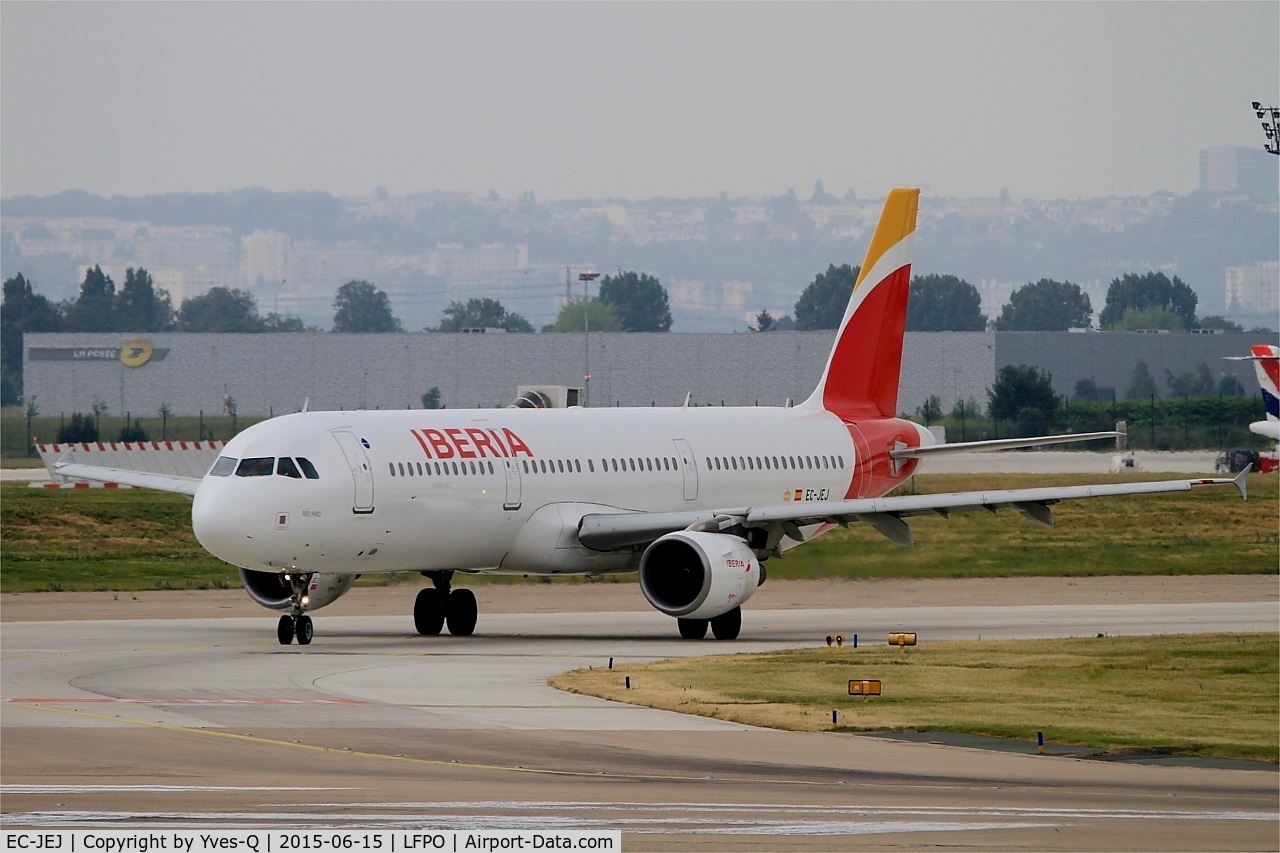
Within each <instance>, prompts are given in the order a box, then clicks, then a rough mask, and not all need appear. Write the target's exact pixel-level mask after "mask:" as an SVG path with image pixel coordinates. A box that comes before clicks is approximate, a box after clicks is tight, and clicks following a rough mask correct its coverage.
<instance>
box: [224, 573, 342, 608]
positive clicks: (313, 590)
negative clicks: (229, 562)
mask: <svg viewBox="0 0 1280 853" xmlns="http://www.w3.org/2000/svg"><path fill="white" fill-rule="evenodd" d="M358 577H360V576H359V575H346V574H343V575H320V574H316V575H312V576H311V583H309V584H307V591H306V593H305V595H306V603H305V604H303V606H302V609H303V610H319V609H320V608H321V607H324V606H325V605H326V604H332V603H333V602H334V601H337V600H338V599H339V598H341V597H342V596H344V595H346V594H347V593H348V592H349V591H350V590H351V584H353V583H355V580H356V578H358ZM240 582H241V583H242V584H244V591H245V592H247V593H249V597H250V598H252V599H253V600H254V601H256V602H258V603H259V604H261V605H262V606H263V607H269V608H271V609H272V610H288V609H289V607H290V606H291V604H292V602H291V601H290V600H289V599H290V598H291V597H292V596H293V588H292V587H291V586H290V585H289V582H288V581H286V580H285V579H284V578H283V577H282V576H281V574H280V573H279V572H255V571H253V570H252V569H241V570H240Z"/></svg>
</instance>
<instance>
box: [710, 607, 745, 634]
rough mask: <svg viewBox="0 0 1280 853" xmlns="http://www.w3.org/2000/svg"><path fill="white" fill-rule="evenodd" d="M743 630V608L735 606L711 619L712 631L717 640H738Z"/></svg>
mask: <svg viewBox="0 0 1280 853" xmlns="http://www.w3.org/2000/svg"><path fill="white" fill-rule="evenodd" d="M741 632H742V608H741V607H735V608H733V609H732V610H730V611H729V612H728V613H721V614H720V615H719V616H716V617H715V618H714V619H712V620H711V633H712V634H715V636H716V639H717V640H736V639H738V634H739V633H741Z"/></svg>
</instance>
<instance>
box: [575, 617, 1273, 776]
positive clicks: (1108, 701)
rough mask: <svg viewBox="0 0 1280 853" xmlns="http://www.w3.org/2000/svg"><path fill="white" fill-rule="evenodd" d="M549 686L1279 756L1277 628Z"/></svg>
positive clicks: (878, 654) (849, 725) (746, 659)
mask: <svg viewBox="0 0 1280 853" xmlns="http://www.w3.org/2000/svg"><path fill="white" fill-rule="evenodd" d="M628 676H629V677H630V678H631V683H632V689H630V690H628V689H626V687H625V686H624V679H625V678H626V677H628ZM850 679H878V680H880V681H881V682H882V687H883V695H882V696H881V697H880V698H879V699H875V700H872V701H869V702H866V701H863V700H861V699H858V698H854V697H851V696H849V695H848V682H849V680H850ZM551 683H552V685H553V686H555V687H559V688H561V689H565V690H570V691H572V692H577V693H585V694H588V695H592V696H600V697H604V698H608V699H614V700H619V701H625V702H631V703H634V704H640V705H648V706H652V707H658V708H665V709H667V710H674V711H681V712H684V713H692V714H698V715H702V716H709V717H716V718H719V719H725V720H732V721H736V722H741V723H747V724H751V725H763V726H769V727H773V728H782V729H792V730H808V731H815V730H822V731H832V730H834V731H845V732H863V731H948V732H964V733H971V734H980V735H987V736H992V737H1001V738H1016V739H1021V740H1024V741H1028V742H1034V740H1035V738H1036V733H1037V732H1044V734H1045V737H1046V739H1047V740H1049V741H1050V742H1052V743H1057V744H1072V745H1079V746H1086V747H1093V748H1096V749H1100V750H1111V751H1138V752H1156V753H1173V754H1180V755H1197V756H1214V757H1222V758H1247V759H1253V760H1258V761H1269V762H1277V760H1278V759H1280V725H1278V723H1280V639H1278V637H1277V635H1276V634H1209V635H1173V636H1159V637H1099V638H1092V639H1069V640H1031V641H999V642H963V643H925V644H923V645H921V646H919V647H917V648H914V649H910V650H908V651H906V652H905V653H904V652H901V651H899V650H897V649H894V648H891V647H889V646H887V645H875V646H873V645H870V644H865V645H863V646H862V647H861V648H859V649H856V650H854V649H845V650H844V651H841V652H830V651H827V650H826V649H825V648H822V649H813V650H802V651H789V652H777V653H769V654H759V655H729V656H716V657H704V658H681V659H677V660H668V661H660V662H658V663H653V664H647V665H637V666H630V667H627V668H624V669H614V670H607V669H604V670H601V669H594V670H578V671H576V672H572V673H566V674H565V675H563V676H557V677H555V678H553V679H552V681H551ZM832 710H836V711H837V712H838V714H839V724H838V725H836V726H833V725H832V723H831V712H832Z"/></svg>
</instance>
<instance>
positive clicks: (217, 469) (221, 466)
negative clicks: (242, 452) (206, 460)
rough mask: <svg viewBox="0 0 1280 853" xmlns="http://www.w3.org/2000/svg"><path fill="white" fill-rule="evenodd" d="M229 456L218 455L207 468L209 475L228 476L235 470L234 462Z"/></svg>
mask: <svg viewBox="0 0 1280 853" xmlns="http://www.w3.org/2000/svg"><path fill="white" fill-rule="evenodd" d="M237 461H238V460H236V459H232V458H231V457H230V456H219V457H218V461H217V462H215V463H213V467H212V468H210V469H209V476H210V477H230V476H231V475H232V474H233V473H234V472H235V470H236V462H237Z"/></svg>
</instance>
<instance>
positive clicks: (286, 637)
mask: <svg viewBox="0 0 1280 853" xmlns="http://www.w3.org/2000/svg"><path fill="white" fill-rule="evenodd" d="M276 639H278V640H279V641H280V645H282V646H287V645H289V644H290V643H292V642H293V617H292V616H289V615H287V614H286V615H284V616H281V617H280V621H279V622H277V623H276Z"/></svg>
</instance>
